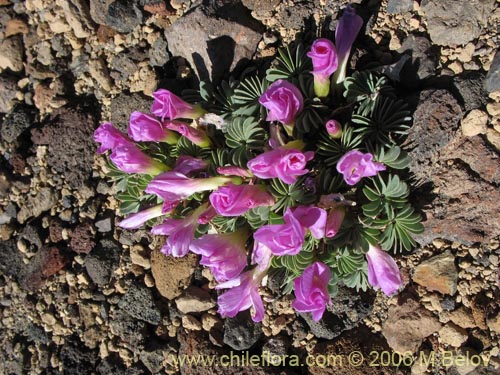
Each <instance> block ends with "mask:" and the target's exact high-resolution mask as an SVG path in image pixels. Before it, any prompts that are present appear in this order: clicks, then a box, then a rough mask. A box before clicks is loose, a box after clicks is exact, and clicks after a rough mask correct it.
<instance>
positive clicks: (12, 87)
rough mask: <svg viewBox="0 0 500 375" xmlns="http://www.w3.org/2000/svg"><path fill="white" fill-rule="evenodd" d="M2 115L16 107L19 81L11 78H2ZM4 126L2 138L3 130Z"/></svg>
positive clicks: (0, 88) (0, 105)
mask: <svg viewBox="0 0 500 375" xmlns="http://www.w3.org/2000/svg"><path fill="white" fill-rule="evenodd" d="M0 92H1V93H2V94H1V95H0V113H8V112H10V111H11V109H12V108H13V107H14V104H15V103H16V101H17V99H16V97H17V80H16V79H15V78H14V77H10V76H3V75H1V76H0ZM4 126H5V125H2V137H3V128H4Z"/></svg>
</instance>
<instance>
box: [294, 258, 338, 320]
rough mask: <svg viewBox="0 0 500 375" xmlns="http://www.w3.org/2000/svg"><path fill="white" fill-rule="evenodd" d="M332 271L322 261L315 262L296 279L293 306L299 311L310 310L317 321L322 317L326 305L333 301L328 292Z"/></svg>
mask: <svg viewBox="0 0 500 375" xmlns="http://www.w3.org/2000/svg"><path fill="white" fill-rule="evenodd" d="M330 278H331V271H330V268H328V267H327V266H326V265H324V264H323V263H321V262H314V263H313V264H311V265H310V266H309V267H307V268H306V269H305V270H304V272H303V273H302V275H301V276H300V277H298V278H296V279H295V281H294V286H295V300H294V301H293V302H292V307H293V308H294V309H295V310H297V311H298V312H301V313H304V312H310V313H312V318H313V320H315V321H316V322H317V321H319V320H320V319H321V317H322V316H323V313H324V312H325V309H326V305H327V304H330V303H331V302H332V300H331V298H330V293H328V282H329V281H330Z"/></svg>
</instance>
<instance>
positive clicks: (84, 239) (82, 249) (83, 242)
mask: <svg viewBox="0 0 500 375" xmlns="http://www.w3.org/2000/svg"><path fill="white" fill-rule="evenodd" d="M94 237H95V236H94V231H93V229H92V224H91V223H82V224H79V225H78V226H77V227H76V228H75V229H74V230H73V234H72V236H71V242H70V243H69V246H70V247H71V249H72V250H73V251H74V252H76V253H83V254H88V253H90V252H91V251H92V249H93V248H94V246H95V241H94Z"/></svg>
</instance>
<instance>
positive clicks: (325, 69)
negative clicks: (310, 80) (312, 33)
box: [307, 39, 338, 98]
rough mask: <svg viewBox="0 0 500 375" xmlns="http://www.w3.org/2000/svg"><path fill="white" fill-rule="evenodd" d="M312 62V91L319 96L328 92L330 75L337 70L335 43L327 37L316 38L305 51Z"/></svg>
mask: <svg viewBox="0 0 500 375" xmlns="http://www.w3.org/2000/svg"><path fill="white" fill-rule="evenodd" d="M307 56H308V57H310V58H311V60H312V64H313V71H312V74H313V75H314V91H315V93H316V95H317V96H318V97H320V98H323V97H325V96H328V93H329V92H330V76H331V75H332V74H333V72H335V70H337V67H338V59H337V50H336V48H335V45H334V44H333V43H332V42H331V41H330V40H328V39H316V40H315V41H314V43H313V44H312V46H311V50H310V51H309V52H308V53H307Z"/></svg>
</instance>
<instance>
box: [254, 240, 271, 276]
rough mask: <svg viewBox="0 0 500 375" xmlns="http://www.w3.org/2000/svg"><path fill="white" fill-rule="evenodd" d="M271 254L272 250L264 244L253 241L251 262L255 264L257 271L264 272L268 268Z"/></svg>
mask: <svg viewBox="0 0 500 375" xmlns="http://www.w3.org/2000/svg"><path fill="white" fill-rule="evenodd" d="M272 256H273V253H272V251H271V250H270V249H269V248H268V247H267V246H266V245H264V244H263V243H261V242H258V241H254V246H253V250H252V257H251V264H256V265H257V269H258V270H259V271H261V272H265V271H266V270H267V269H268V268H269V265H270V262H271V258H272Z"/></svg>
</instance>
